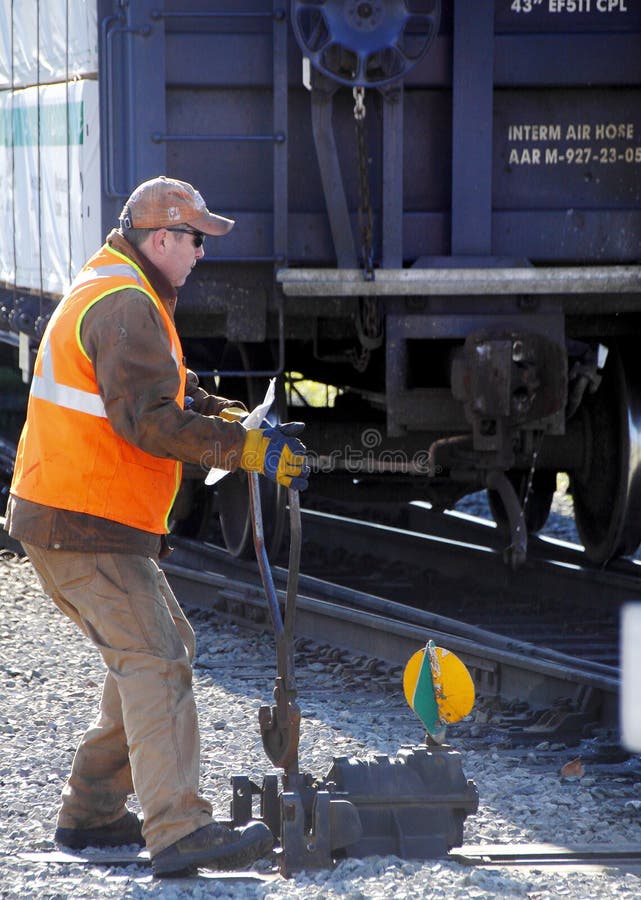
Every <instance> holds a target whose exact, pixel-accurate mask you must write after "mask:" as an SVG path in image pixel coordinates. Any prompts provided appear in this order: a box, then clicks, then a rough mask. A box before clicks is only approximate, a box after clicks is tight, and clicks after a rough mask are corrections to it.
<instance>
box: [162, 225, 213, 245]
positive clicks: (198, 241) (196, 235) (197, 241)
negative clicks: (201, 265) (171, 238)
mask: <svg viewBox="0 0 641 900" xmlns="http://www.w3.org/2000/svg"><path fill="white" fill-rule="evenodd" d="M167 231H179V232H180V233H181V234H190V235H191V236H192V238H193V239H194V247H196V249H198V247H202V245H203V244H204V243H205V235H204V234H203V233H202V231H192V230H191V229H190V228H168V229H167Z"/></svg>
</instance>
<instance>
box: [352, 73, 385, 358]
mask: <svg viewBox="0 0 641 900" xmlns="http://www.w3.org/2000/svg"><path fill="white" fill-rule="evenodd" d="M353 96H354V120H355V122H356V140H357V148H358V188H359V204H358V226H359V231H360V236H361V259H362V266H363V279H364V280H365V281H374V214H373V212H372V200H371V194H370V189H369V172H368V166H369V160H368V157H367V142H366V137H365V113H366V110H365V88H362V87H355V88H354V90H353ZM356 332H357V334H358V340H359V344H360V346H359V348H358V350H352V351H350V354H349V356H350V360H351V363H352V365H353V366H354V368H355V369H356V370H357V371H358V372H364V371H365V369H366V368H367V366H368V364H369V360H370V356H371V351H372V350H375V349H376V348H377V347H380V346H381V345H382V343H383V326H382V320H381V313H380V306H379V302H378V299H377V298H376V297H360V298H359V304H358V312H357V314H356Z"/></svg>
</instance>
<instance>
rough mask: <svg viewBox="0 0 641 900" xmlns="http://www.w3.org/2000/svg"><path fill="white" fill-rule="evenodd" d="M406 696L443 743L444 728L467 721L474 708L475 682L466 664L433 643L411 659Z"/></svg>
mask: <svg viewBox="0 0 641 900" xmlns="http://www.w3.org/2000/svg"><path fill="white" fill-rule="evenodd" d="M403 692H404V694H405V699H406V700H407V702H408V704H409V706H410V707H411V708H412V709H413V710H414V712H415V713H416V714H417V716H418V717H419V718H420V719H421V721H422V722H423V724H424V725H425V727H426V728H427V730H428V732H429V733H430V734H431V735H432V737H435V738H436V739H439V737H440V736H441V735H442V734H443V731H444V726H446V725H450V724H452V723H453V722H458V721H460V720H461V719H462V718H464V717H465V716H466V715H467V714H468V713H469V712H470V711H471V710H472V707H473V706H474V682H473V681H472V676H471V675H470V673H469V672H468V670H467V668H466V667H465V664H464V663H463V662H461V660H460V659H459V658H458V656H456V654H454V653H452V652H451V651H450V650H445V649H444V648H443V647H436V646H435V645H434V642H433V641H429V642H428V644H427V646H426V647H425V648H424V649H423V650H418V651H417V652H416V653H414V654H413V656H412V657H411V658H410V659H409V661H408V663H407V665H406V666H405V671H404V673H403Z"/></svg>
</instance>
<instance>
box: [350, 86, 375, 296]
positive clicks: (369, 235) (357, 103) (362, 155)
mask: <svg viewBox="0 0 641 900" xmlns="http://www.w3.org/2000/svg"><path fill="white" fill-rule="evenodd" d="M353 94H354V119H355V120H356V140H357V144H358V185H359V204H358V226H359V229H360V233H361V253H362V260H363V277H364V279H365V281H373V280H374V261H373V236H374V216H373V213H372V201H371V197H370V191H369V177H368V171H367V168H368V159H367V145H366V141H365V88H363V87H355V88H354V90H353Z"/></svg>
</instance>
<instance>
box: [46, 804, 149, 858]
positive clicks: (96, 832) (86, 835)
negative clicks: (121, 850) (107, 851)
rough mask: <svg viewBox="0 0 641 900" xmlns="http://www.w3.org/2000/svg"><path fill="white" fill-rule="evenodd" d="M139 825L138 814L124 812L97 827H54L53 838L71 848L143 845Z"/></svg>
mask: <svg viewBox="0 0 641 900" xmlns="http://www.w3.org/2000/svg"><path fill="white" fill-rule="evenodd" d="M141 827H142V822H141V821H140V819H139V818H138V816H137V815H136V814H135V813H132V812H126V813H125V814H124V816H121V817H120V818H119V819H116V821H115V822H111V823H110V824H109V825H101V826H99V827H98V828H56V831H55V833H54V836H53V839H54V841H55V842H56V844H62V846H63V847H71V848H72V849H73V850H82V849H83V848H84V847H121V846H122V845H123V844H138V846H139V847H144V846H145V839H144V837H143V836H142V831H141Z"/></svg>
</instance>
